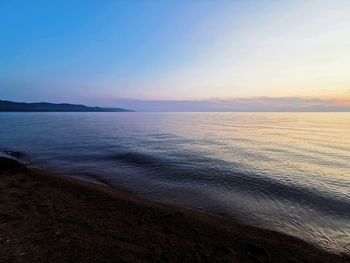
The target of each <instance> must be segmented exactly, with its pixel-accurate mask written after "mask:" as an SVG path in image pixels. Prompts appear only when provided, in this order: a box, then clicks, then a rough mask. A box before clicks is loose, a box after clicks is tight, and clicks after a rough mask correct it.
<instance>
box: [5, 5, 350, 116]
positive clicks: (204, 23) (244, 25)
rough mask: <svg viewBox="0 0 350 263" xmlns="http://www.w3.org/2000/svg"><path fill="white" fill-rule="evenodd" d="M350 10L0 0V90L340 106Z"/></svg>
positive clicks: (348, 86) (142, 100) (95, 98)
mask: <svg viewBox="0 0 350 263" xmlns="http://www.w3.org/2000/svg"><path fill="white" fill-rule="evenodd" d="M349 14H350V1H348V0H344V1H341V0H336V1H329V0H328V1H322V0H317V1H311V0H310V1H308V0H300V1H298V0H293V1H233V0H231V1H107V0H106V1H68V0H67V1H63V0H60V1H46V0H42V1H25V0H23V1H6V0H5V1H0V28H1V30H0V99H7V100H14V101H28V102H32V101H50V102H71V103H86V104H89V105H101V106H120V105H122V106H126V107H134V108H135V107H136V108H138V109H139V110H150V109H151V108H150V105H155V104H157V103H158V104H157V105H163V104H164V105H165V106H164V108H163V109H164V110H171V109H170V108H169V107H168V108H167V105H173V107H174V108H173V110H176V109H178V110H180V109H183V107H184V106H183V104H181V103H187V104H191V103H194V104H193V105H195V104H196V105H197V104H198V102H200V103H202V106H203V110H205V109H206V107H207V106H206V105H209V104H210V105H212V104H213V103H216V105H217V104H220V103H221V104H220V105H221V106H220V107H221V108H222V106H223V105H224V107H226V109H228V110H230V109H232V110H235V109H236V110H242V108H239V109H238V108H237V107H238V106H237V105H238V104H237V103H246V102H247V101H248V102H249V103H248V104H244V107H243V108H247V107H248V109H250V110H254V109H256V110H259V107H260V106H261V104H262V102H263V103H265V104H267V105H271V106H273V107H274V105H278V107H284V106H285V107H287V108H286V109H287V110H288V109H296V108H298V107H299V108H305V107H306V108H308V107H313V106H314V105H315V104H317V109H320V110H322V109H323V110H327V109H330V110H332V109H337V108H339V109H342V110H347V109H350V15H349ZM162 103H163V104H162ZM166 103H168V104H166ZM176 103H178V104H176ZM269 103H270V104H269ZM147 105H148V106H147ZM191 105H192V104H191ZM227 105H228V106H227ZM257 105H259V107H256V106H257ZM220 107H219V108H220ZM290 107H291V108H290ZM219 108H217V109H218V110H219ZM191 109H192V110H193V109H194V108H192V106H191V107H190V108H189V110H191ZM207 109H208V110H209V108H207ZM315 109H316V108H315ZM157 110H162V107H160V108H158V109H157Z"/></svg>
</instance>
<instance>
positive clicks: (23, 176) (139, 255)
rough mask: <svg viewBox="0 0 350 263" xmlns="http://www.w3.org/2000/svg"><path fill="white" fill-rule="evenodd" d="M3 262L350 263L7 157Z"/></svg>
mask: <svg viewBox="0 0 350 263" xmlns="http://www.w3.org/2000/svg"><path fill="white" fill-rule="evenodd" d="M0 262H182V263H183V262H332V263H335V262H350V256H345V255H339V254H331V253H329V252H326V251H324V250H322V249H320V248H317V247H316V246H313V245H310V244H308V243H306V242H304V241H302V240H300V239H297V238H294V237H291V236H288V235H285V234H281V233H278V232H275V231H269V230H264V229H260V228H257V227H252V226H248V225H245V224H243V223H240V222H238V221H234V220H232V219H229V218H224V217H220V216H214V215H210V214H206V213H202V212H198V211H193V210H190V209H185V208H180V207H175V206H169V205H164V204H160V203H156V202H150V201H147V200H143V199H140V198H138V197H136V196H135V195H133V194H131V193H128V192H124V191H119V190H116V189H111V188H109V187H107V186H102V185H98V184H93V183H88V182H83V181H79V180H76V179H72V178H69V177H65V176H61V175H55V174H52V173H49V172H45V171H41V170H38V169H33V168H31V169H29V168H27V167H25V166H23V165H22V164H20V163H19V162H17V161H15V160H13V159H8V158H4V157H0Z"/></svg>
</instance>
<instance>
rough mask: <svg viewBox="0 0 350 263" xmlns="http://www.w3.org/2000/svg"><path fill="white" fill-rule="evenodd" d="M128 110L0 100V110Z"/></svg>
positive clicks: (124, 110) (125, 110) (126, 110)
mask: <svg viewBox="0 0 350 263" xmlns="http://www.w3.org/2000/svg"><path fill="white" fill-rule="evenodd" d="M5 111H6V112H130V111H132V110H128V109H122V108H100V107H88V106H85V105H76V104H67V103H60V104H56V103H47V102H39V103H25V102H12V101H6V100H0V112H5Z"/></svg>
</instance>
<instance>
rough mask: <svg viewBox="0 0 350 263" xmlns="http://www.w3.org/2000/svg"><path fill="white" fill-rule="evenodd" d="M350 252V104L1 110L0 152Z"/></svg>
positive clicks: (35, 164) (332, 248)
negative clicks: (281, 108) (263, 109)
mask: <svg viewBox="0 0 350 263" xmlns="http://www.w3.org/2000/svg"><path fill="white" fill-rule="evenodd" d="M8 151H19V152H23V153H25V157H24V158H23V159H22V161H24V162H26V163H28V164H29V165H32V166H35V167H40V168H43V169H48V170H51V171H55V172H56V173H59V174H61V175H62V176H72V177H75V178H79V179H82V180H87V181H92V182H95V183H100V184H105V185H108V186H111V187H115V188H118V189H124V190H127V191H131V192H133V193H135V194H136V195H138V196H140V197H142V198H146V199H150V200H154V201H160V202H164V203H168V204H175V205H179V206H183V207H188V208H191V209H196V210H202V211H206V212H209V213H213V214H219V215H222V216H228V217H232V218H235V219H237V220H240V221H243V222H245V223H248V224H251V225H255V226H259V227H263V228H267V229H273V230H277V231H281V232H284V233H287V234H290V235H293V236H296V237H299V238H302V239H304V240H306V241H308V242H311V243H314V244H317V245H319V246H322V247H323V248H326V249H327V250H330V251H335V252H346V253H350V113H141V112H125V113H122V112H119V113H0V152H1V155H6V152H8Z"/></svg>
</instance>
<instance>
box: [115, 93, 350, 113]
mask: <svg viewBox="0 0 350 263" xmlns="http://www.w3.org/2000/svg"><path fill="white" fill-rule="evenodd" d="M113 104H114V105H118V106H121V107H125V108H131V109H134V110H137V111H175V112H182V111H183V112H186V111H191V112H214V111H218V112H234V111H262V112H264V111H273V112H275V111H276V112H278V111H281V112H288V111H296V112H311V111H350V99H320V98H299V97H280V98H271V97H252V98H230V99H206V100H136V99H114V100H113Z"/></svg>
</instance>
